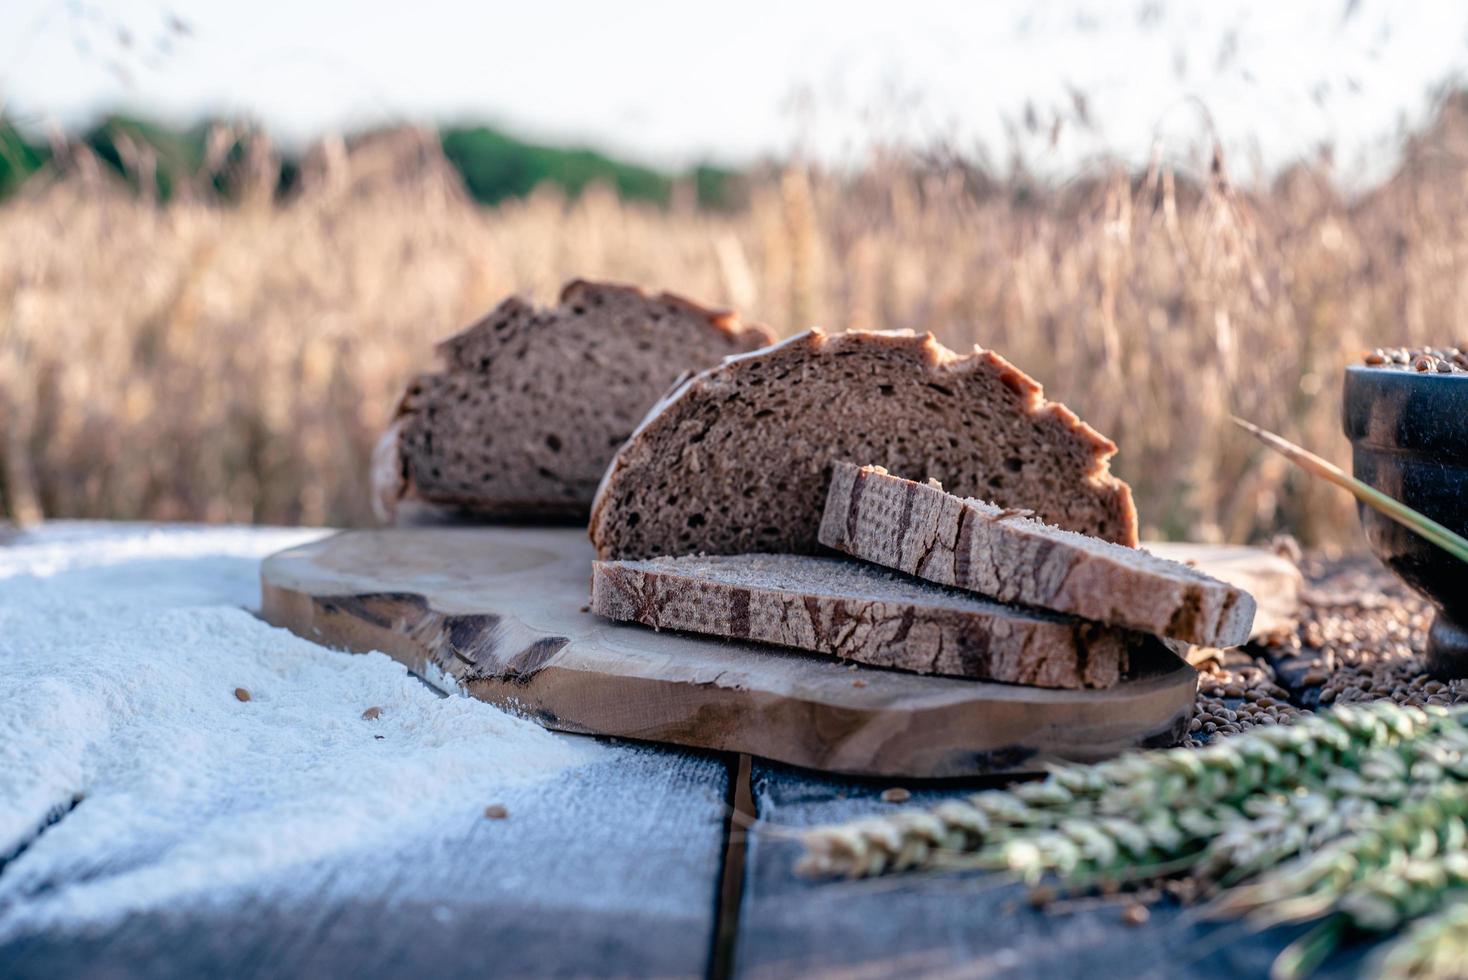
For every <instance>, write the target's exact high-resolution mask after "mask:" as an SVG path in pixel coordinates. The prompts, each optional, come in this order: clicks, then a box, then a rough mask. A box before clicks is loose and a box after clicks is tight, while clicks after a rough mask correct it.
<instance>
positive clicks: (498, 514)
mask: <svg viewBox="0 0 1468 980" xmlns="http://www.w3.org/2000/svg"><path fill="white" fill-rule="evenodd" d="M773 340H774V337H773V336H772V335H771V334H770V333H769V331H768V330H766V329H765V328H764V327H760V326H753V325H741V324H740V322H739V320H738V318H737V317H735V316H734V315H733V314H731V313H719V312H715V311H713V310H708V309H704V308H703V307H702V306H699V305H698V304H696V303H692V302H690V301H688V300H686V299H682V298H680V297H677V296H673V295H670V294H668V293H663V294H660V295H657V296H651V295H648V294H646V293H644V292H643V291H642V290H640V289H637V288H635V287H632V286H621V285H614V284H610V283H594V282H585V281H581V280H577V281H575V282H572V283H570V284H568V285H567V286H566V287H565V289H563V290H562V292H561V298H560V303H559V305H558V306H556V307H554V308H551V309H542V310H537V309H535V308H533V307H531V306H530V305H528V304H527V303H525V302H523V301H521V300H520V299H517V298H510V299H507V300H505V301H504V302H502V303H500V304H499V305H498V306H497V307H495V308H494V309H493V310H491V311H490V312H489V314H488V315H486V316H485V317H484V318H483V319H481V320H480V321H479V322H477V323H475V324H474V325H472V326H470V327H469V328H467V329H466V330H464V331H463V332H461V333H459V334H458V335H456V336H454V337H450V338H449V339H448V340H445V341H443V342H442V343H441V344H439V345H438V352H439V354H440V356H441V358H442V360H443V362H444V368H443V370H442V371H440V372H437V373H433V374H425V375H423V376H421V377H419V378H417V379H416V380H415V381H414V382H413V383H412V384H411V385H410V386H409V388H408V391H407V393H406V395H404V397H403V399H402V402H401V404H400V406H399V408H398V412H397V417H396V418H395V420H394V421H393V423H392V424H391V426H390V427H389V428H388V430H387V432H386V433H384V435H383V437H382V438H381V440H379V442H378V446H377V451H376V453H375V454H374V459H373V483H374V488H373V489H374V493H373V499H374V505H375V507H376V509H377V512H378V516H379V517H380V518H382V519H383V520H392V519H393V518H394V517H395V516H396V515H398V514H399V513H400V509H401V508H402V505H403V504H405V503H409V502H412V503H415V504H417V505H418V506H417V507H416V508H415V509H417V510H419V511H421V510H423V509H425V508H424V507H423V506H422V505H427V508H426V509H428V510H431V511H437V512H439V513H456V514H457V513H462V514H467V515H473V516H477V517H484V518H490V519H526V518H529V519H566V520H584V519H585V517H586V515H587V512H588V510H589V508H590V505H591V499H592V496H593V494H594V493H595V491H596V486H597V482H598V481H599V480H600V479H601V476H602V473H603V472H604V471H605V470H606V467H607V463H608V462H609V461H610V460H611V458H612V455H613V454H614V453H615V452H616V451H617V448H618V447H619V446H620V445H621V444H622V443H623V441H625V440H626V438H627V437H628V436H629V435H630V434H631V433H632V431H633V429H634V428H635V427H636V426H637V423H638V421H639V420H640V419H641V418H642V417H643V416H644V415H645V414H646V413H647V410H648V408H649V407H650V406H652V404H653V403H654V402H656V401H657V399H658V397H659V396H660V395H662V394H664V393H665V392H666V391H667V390H668V388H669V386H671V385H672V384H673V383H674V382H675V381H677V380H678V378H679V377H680V376H682V375H684V374H686V373H687V372H689V371H691V370H696V369H700V368H705V367H708V366H710V365H712V364H716V363H718V362H719V361H720V360H721V359H722V358H724V357H726V356H728V355H731V354H739V353H744V352H747V351H751V350H754V349H755V348H757V347H762V346H764V345H766V344H769V343H771V342H772V341H773Z"/></svg>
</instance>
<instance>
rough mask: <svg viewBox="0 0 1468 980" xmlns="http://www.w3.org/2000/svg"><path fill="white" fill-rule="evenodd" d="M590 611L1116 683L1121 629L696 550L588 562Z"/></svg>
mask: <svg viewBox="0 0 1468 980" xmlns="http://www.w3.org/2000/svg"><path fill="white" fill-rule="evenodd" d="M591 609H592V611H593V612H595V613H597V614H599V615H602V616H606V617H608V618H610V619H618V620H624V621H630V622H636V623H642V624H644V625H646V626H652V627H656V628H659V629H676V630H688V631H691V632H695V633H704V634H708V635H712V636H722V637H730V638H735V639H742V640H754V641H757V642H761V643H774V644H779V645H781V646H787V647H797V648H799V649H802V650H812V651H815V652H817V653H825V654H830V655H832V656H835V657H841V658H843V659H847V660H854V661H858V662H860V663H864V664H872V665H875V666H879V667H896V668H901V669H904V670H912V671H917V672H919V673H924V674H947V675H950V676H955V677H968V678H978V679H985V680H994V681H1002V682H1007V683H1014V684H1028V685H1031V686H1036V687H1053V688H1104V687H1111V686H1112V685H1114V684H1116V682H1117V681H1118V680H1119V679H1120V678H1121V675H1122V674H1123V673H1124V672H1125V670H1126V668H1127V661H1128V656H1129V651H1130V650H1131V649H1132V648H1134V647H1136V646H1137V645H1139V644H1140V643H1142V642H1144V640H1143V638H1142V637H1140V636H1138V635H1137V634H1134V633H1128V632H1127V631H1125V630H1117V629H1113V628H1111V627H1107V626H1101V625H1099V624H1096V623H1088V622H1084V621H1082V620H1078V619H1075V618H1072V617H1069V616H1058V615H1055V614H1053V613H1047V612H1043V611H1039V610H1030V609H1019V608H1016V607H1013V606H1006V605H1001V604H1000V603H997V602H993V601H990V600H987V599H984V598H981V597H979V596H976V595H973V594H972V593H968V592H962V591H959V590H957V589H947V588H942V587H940V586H936V585H929V584H927V583H925V582H920V581H917V580H916V579H912V578H909V577H907V576H904V575H898V574H896V573H893V572H890V571H887V570H886V569H883V568H878V567H877V566H875V565H869V564H866V563H863V562H857V561H852V560H850V559H846V558H826V557H814V556H805V555H712V556H709V555H694V556H686V557H682V558H654V559H651V560H648V561H598V562H594V563H593V565H592V578H591Z"/></svg>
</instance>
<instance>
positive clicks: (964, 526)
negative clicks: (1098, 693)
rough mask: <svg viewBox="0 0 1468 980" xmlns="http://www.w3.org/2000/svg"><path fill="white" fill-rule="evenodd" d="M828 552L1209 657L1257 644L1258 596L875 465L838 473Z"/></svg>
mask: <svg viewBox="0 0 1468 980" xmlns="http://www.w3.org/2000/svg"><path fill="white" fill-rule="evenodd" d="M820 539H821V544H824V545H826V546H827V547H830V548H835V549H836V550H837V551H844V552H845V553H847V554H848V555H854V556H855V557H857V558H862V559H865V560H866V561H872V562H876V563H877V564H879V565H885V566H887V567H888V568H895V569H897V570H898V571H902V572H906V573H908V574H909V575H916V576H918V577H919V578H923V579H927V580H928V581H930V582H936V583H939V584H941V585H951V586H957V587H958V588H961V589H970V590H972V591H975V592H981V593H983V594H984V595H986V596H991V597H993V598H995V599H998V600H1000V601H1001V602H1016V603H1020V604H1022V605H1027V606H1038V607H1040V608H1042V609H1051V610H1054V611H1056V612H1062V613H1069V614H1071V615H1074V616H1080V617H1082V618H1083V619H1092V620H1097V621H1099V622H1103V623H1109V624H1111V625H1113V626H1124V627H1127V628H1129V629H1134V630H1141V631H1142V632H1145V633H1153V634H1156V635H1158V636H1166V637H1171V638H1172V639H1176V640H1182V641H1185V642H1187V643H1193V644H1197V645H1200V646H1208V647H1228V646H1236V645H1238V644H1240V643H1243V642H1245V641H1246V640H1248V638H1249V631H1250V628H1251V627H1252V625H1253V622H1254V598H1253V596H1251V595H1249V593H1247V592H1245V591H1243V590H1242V589H1238V588H1235V587H1234V586H1231V585H1227V584H1225V583H1223V582H1220V581H1218V580H1217V579H1215V578H1212V577H1210V576H1208V575H1204V574H1203V573H1202V572H1200V571H1197V570H1196V569H1193V568H1189V567H1188V566H1187V565H1183V564H1180V563H1178V562H1175V561H1167V560H1166V559H1163V558H1158V557H1156V556H1155V555H1152V554H1150V553H1149V552H1147V551H1144V550H1142V549H1140V548H1126V547H1122V546H1121V545H1117V544H1112V543H1111V542H1109V541H1103V540H1101V539H1100V538H1093V537H1090V536H1088V535H1084V534H1076V533H1075V532H1074V531H1066V530H1063V529H1061V528H1058V527H1052V526H1050V525H1048V524H1045V523H1042V522H1041V521H1038V520H1035V519H1033V518H1032V517H1030V516H1027V513H1026V512H1017V511H1014V510H1006V509H1004V508H1001V507H996V506H994V505H993V504H988V503H984V502H983V501H979V500H972V499H968V500H966V499H964V498H962V497H959V496H956V495H954V494H951V493H945V492H944V490H943V489H942V488H941V487H939V486H936V485H935V484H933V483H927V484H924V483H915V482H913V481H912V480H904V479H901V478H899V477H895V476H892V475H890V474H888V473H887V472H886V471H885V470H883V469H881V468H878V467H871V466H866V467H860V468H858V467H857V466H855V465H853V464H851V463H837V464H836V466H835V469H834V470H833V472H832V474H831V486H830V490H829V492H828V493H827V496H826V509H825V513H824V515H823V517H822V520H821V532H820Z"/></svg>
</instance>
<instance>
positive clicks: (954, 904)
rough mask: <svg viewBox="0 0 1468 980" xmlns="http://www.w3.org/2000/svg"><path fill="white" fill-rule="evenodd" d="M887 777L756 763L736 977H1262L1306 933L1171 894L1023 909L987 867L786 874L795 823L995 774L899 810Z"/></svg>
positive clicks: (1340, 960)
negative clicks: (1132, 906)
mask: <svg viewBox="0 0 1468 980" xmlns="http://www.w3.org/2000/svg"><path fill="white" fill-rule="evenodd" d="M893 785H902V784H900V783H896V782H892V781H877V780H870V779H867V780H858V779H847V778H841V777H832V776H822V775H819V774H813V773H809V772H803V771H800V770H795V769H791V768H790V767H788V766H780V765H770V764H761V763H756V764H755V766H754V770H753V793H752V796H753V802H754V805H755V808H756V811H757V815H758V818H759V822H758V823H757V824H755V826H754V827H752V828H751V830H750V832H749V836H748V840H747V860H746V863H745V877H744V892H743V902H742V905H741V908H740V915H739V941H738V943H737V944H736V946H735V951H734V975H735V976H736V977H740V978H746V980H766V978H788V977H822V978H844V980H878V978H885V977H892V976H933V977H955V978H956V977H984V978H993V980H1051V978H1054V977H1079V976H1084V977H1087V978H1094V980H1215V978H1216V980H1224V978H1230V980H1231V978H1257V980H1266V978H1267V977H1268V976H1269V967H1270V964H1271V963H1272V961H1273V960H1274V957H1275V956H1277V955H1278V954H1279V952H1280V951H1281V950H1282V949H1284V947H1285V946H1286V945H1287V944H1288V943H1289V942H1291V941H1292V940H1294V939H1296V938H1298V937H1299V936H1300V935H1302V934H1303V933H1305V932H1307V931H1308V930H1309V928H1310V927H1309V926H1299V927H1287V928H1278V929H1272V930H1268V931H1264V932H1259V931H1256V930H1243V929H1233V928H1231V926H1230V925H1229V924H1227V923H1225V924H1217V923H1212V922H1208V921H1206V920H1204V919H1203V918H1202V916H1200V915H1199V914H1197V910H1196V909H1187V908H1182V907H1180V906H1178V905H1177V904H1176V903H1169V902H1162V903H1158V904H1156V905H1154V906H1152V907H1151V908H1150V914H1149V917H1148V919H1147V921H1146V922H1145V923H1143V924H1141V925H1129V924H1127V923H1126V921H1125V920H1124V919H1123V912H1124V910H1125V908H1126V906H1127V904H1129V901H1130V900H1129V899H1128V898H1127V897H1126V896H1114V897H1110V898H1106V897H1101V896H1091V897H1089V898H1088V897H1086V896H1079V897H1078V899H1079V900H1078V901H1076V902H1074V903H1071V906H1070V909H1069V910H1064V909H1063V907H1061V906H1057V907H1056V908H1055V909H1053V910H1049V911H1045V910H1040V909H1036V908H1034V907H1032V906H1031V904H1030V902H1029V900H1028V892H1029V889H1028V888H1026V887H1025V886H1023V885H1020V884H1016V883H1013V882H1010V881H1008V880H1007V879H1005V878H1003V877H1001V876H998V875H994V874H976V873H970V874H944V875H938V874H912V875H906V876H890V877H884V878H873V879H862V880H854V881H853V880H845V879H811V878H806V877H802V876H797V875H796V874H795V873H794V871H793V868H794V865H795V862H796V860H797V858H798V857H799V856H800V845H799V843H798V841H797V840H796V839H795V837H796V835H795V834H794V833H793V831H794V830H796V829H797V828H801V827H810V826H817V825H821V824H827V823H837V822H841V821H844V820H850V819H856V818H859V817H865V816H870V815H872V814H876V813H884V812H885V813H890V812H895V811H897V810H899V809H900V808H901V807H903V806H909V807H910V806H921V805H924V804H933V803H937V802H938V801H940V800H942V799H945V798H948V797H952V796H954V795H956V794H957V793H959V792H971V791H972V790H973V789H977V788H979V786H980V785H986V786H987V785H993V781H992V780H991V781H988V782H987V783H984V784H979V783H975V784H973V785H971V786H967V787H964V788H963V789H962V790H960V789H955V788H954V787H953V786H952V785H951V784H950V785H948V786H945V787H943V788H937V787H933V786H927V787H924V786H922V785H919V784H912V783H908V784H906V785H905V786H904V788H907V789H909V790H911V792H912V797H911V800H910V801H909V802H908V803H905V804H900V805H899V804H890V803H884V802H882V800H881V793H882V791H883V790H884V789H885V788H887V787H890V786H893ZM1364 954H1365V948H1364V947H1363V946H1361V945H1355V946H1351V947H1348V948H1347V949H1344V950H1342V951H1341V952H1340V953H1338V954H1336V955H1335V956H1332V957H1331V958H1330V959H1329V960H1328V961H1327V962H1326V964H1325V966H1324V968H1323V969H1322V970H1321V972H1320V973H1319V974H1317V977H1318V978H1319V980H1333V978H1344V977H1353V976H1358V975H1359V974H1360V971H1361V969H1362V965H1363V958H1364Z"/></svg>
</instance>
